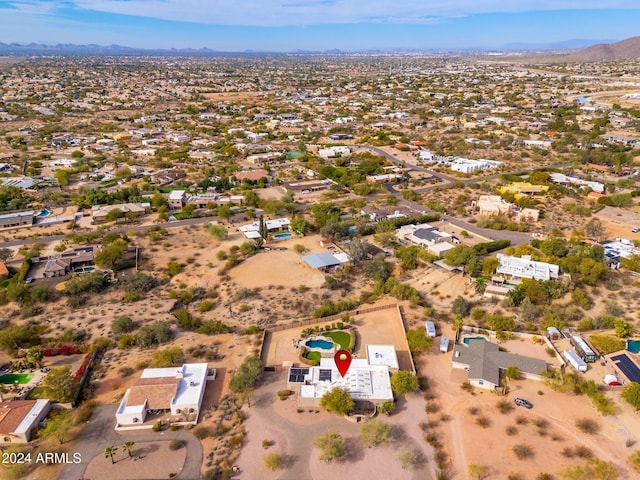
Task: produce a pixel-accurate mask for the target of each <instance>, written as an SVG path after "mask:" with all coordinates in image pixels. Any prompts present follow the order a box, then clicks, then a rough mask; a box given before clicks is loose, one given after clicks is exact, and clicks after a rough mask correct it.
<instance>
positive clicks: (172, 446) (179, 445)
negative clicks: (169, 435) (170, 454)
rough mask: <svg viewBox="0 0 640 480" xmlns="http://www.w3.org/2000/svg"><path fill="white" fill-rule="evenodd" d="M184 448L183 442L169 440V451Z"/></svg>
mask: <svg viewBox="0 0 640 480" xmlns="http://www.w3.org/2000/svg"><path fill="white" fill-rule="evenodd" d="M182 447H184V440H171V442H169V450H180V449H181V448H182Z"/></svg>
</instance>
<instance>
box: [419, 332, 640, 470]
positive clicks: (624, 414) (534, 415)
mask: <svg viewBox="0 0 640 480" xmlns="http://www.w3.org/2000/svg"><path fill="white" fill-rule="evenodd" d="M441 327H442V330H443V335H447V336H449V337H450V338H451V337H452V336H453V332H452V331H451V329H450V327H449V326H448V325H444V326H443V325H441ZM436 343H437V342H436ZM503 346H505V347H506V348H508V349H510V351H513V352H514V353H521V354H531V353H532V351H531V350H532V349H542V348H543V347H539V346H535V345H534V344H533V343H529V342H527V341H524V342H520V341H519V340H516V341H511V342H507V343H506V344H504V345H503ZM436 348H437V345H436V346H435V347H434V348H433V353H429V354H428V355H426V356H424V357H423V359H422V361H421V362H420V365H421V366H420V369H419V370H420V372H421V373H422V374H423V375H425V376H427V377H428V379H429V384H430V387H431V391H432V392H434V394H435V397H436V398H435V400H434V402H436V403H437V404H438V405H439V407H440V411H441V413H442V414H447V415H450V416H451V418H452V420H451V421H450V422H449V423H446V424H441V425H440V426H439V427H437V429H438V430H439V431H440V432H441V433H442V434H443V438H444V439H445V445H446V448H447V451H448V453H449V454H450V456H451V459H452V464H451V472H452V474H453V476H452V478H456V479H458V478H459V479H463V478H467V472H468V466H469V465H470V464H477V465H482V466H485V467H487V468H488V472H489V476H488V477H487V478H506V476H507V475H508V474H511V473H519V474H521V475H523V477H524V478H527V479H534V478H535V477H536V476H537V475H538V474H540V473H551V474H553V475H554V476H555V475H558V472H560V471H562V470H563V469H565V468H567V467H568V466H572V465H577V464H582V463H584V462H583V461H580V460H579V459H577V458H575V457H574V458H566V457H565V456H563V455H562V454H561V451H562V450H563V449H564V448H567V447H569V448H575V447H577V446H580V445H584V446H586V447H587V448H589V449H591V451H592V452H593V453H594V455H595V456H597V457H598V458H600V459H602V460H605V461H607V462H610V463H613V464H615V465H616V466H617V467H618V468H619V470H620V474H621V475H620V478H638V476H637V475H636V476H634V474H632V473H631V471H630V469H629V465H628V464H626V463H625V461H626V458H627V457H628V456H629V455H630V454H631V453H633V450H632V449H629V448H628V447H626V445H625V442H626V441H627V439H630V438H631V439H634V440H637V439H639V438H640V425H638V422H637V417H636V416H635V415H634V414H633V412H631V409H630V408H629V407H628V406H627V405H625V404H624V403H623V402H622V401H621V400H620V398H619V392H612V393H611V394H608V396H611V398H613V399H614V401H615V402H616V404H617V405H618V406H619V407H620V413H619V414H618V415H614V416H608V417H602V416H600V415H599V414H597V412H596V410H595V408H594V407H593V406H592V405H591V401H590V400H589V399H588V398H587V397H586V396H575V395H567V394H561V393H557V392H554V391H553V390H551V389H550V388H548V387H547V386H546V385H544V384H543V383H542V382H536V381H532V380H520V381H511V382H510V383H509V393H508V394H507V396H506V397H505V398H506V399H507V400H508V401H509V402H512V401H513V399H514V398H515V397H522V398H526V399H528V400H529V401H531V402H532V403H533V405H534V407H533V409H531V410H526V409H524V408H514V410H512V411H511V412H509V413H507V414H501V413H500V412H499V410H498V409H497V407H496V404H497V403H498V401H499V400H500V399H501V398H500V397H498V396H496V395H495V394H493V393H490V392H488V391H483V390H481V389H477V388H476V389H475V391H474V394H473V395H472V394H470V393H466V392H463V391H462V390H461V389H460V385H461V384H462V383H463V382H464V381H465V380H466V379H467V374H466V372H464V371H462V370H453V369H452V368H451V353H449V354H446V355H441V354H439V353H436V350H435V349H436ZM542 355H543V356H542V357H541V358H546V360H547V361H550V360H552V359H551V357H548V356H547V355H546V353H542ZM537 356H540V352H539V353H538V355H537ZM600 373H601V372H599V371H598V370H594V373H593V375H594V376H595V377H598V376H599V375H600ZM597 382H598V383H601V378H599V379H598V380H597ZM471 407H473V408H476V409H478V413H476V414H473V413H472V412H470V411H469V409H470V408H471ZM481 415H482V416H485V417H487V418H489V421H490V425H489V426H488V427H487V428H482V427H480V426H479V425H477V424H476V418H477V417H478V416H481ZM518 417H524V418H526V421H527V424H526V425H524V424H522V425H520V424H517V422H516V419H517V418H518ZM581 418H591V419H594V420H596V421H597V422H598V424H599V425H600V427H601V430H600V432H599V433H597V434H595V435H585V434H583V433H581V432H579V430H578V429H577V428H576V427H575V422H576V420H578V419H581ZM540 421H546V422H547V425H546V426H543V427H542V428H540V427H538V426H536V425H535V423H534V422H540ZM508 426H513V427H515V428H516V433H515V434H513V435H508V434H507V433H506V428H507V427H508ZM519 444H525V445H529V446H530V447H531V448H532V449H533V450H534V456H533V457H532V458H531V459H529V460H518V459H517V458H516V456H515V455H514V454H513V452H512V448H513V446H514V445H519Z"/></svg>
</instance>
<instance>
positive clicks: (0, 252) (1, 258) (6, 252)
mask: <svg viewBox="0 0 640 480" xmlns="http://www.w3.org/2000/svg"><path fill="white" fill-rule="evenodd" d="M11 257H13V250H11V249H10V248H0V262H6V261H7V260H9V259H10V258H11Z"/></svg>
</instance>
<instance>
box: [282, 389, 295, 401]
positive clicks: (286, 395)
mask: <svg viewBox="0 0 640 480" xmlns="http://www.w3.org/2000/svg"><path fill="white" fill-rule="evenodd" d="M292 394H293V391H292V390H288V389H287V390H279V391H278V398H280V400H286V399H287V398H289V396H290V395H292Z"/></svg>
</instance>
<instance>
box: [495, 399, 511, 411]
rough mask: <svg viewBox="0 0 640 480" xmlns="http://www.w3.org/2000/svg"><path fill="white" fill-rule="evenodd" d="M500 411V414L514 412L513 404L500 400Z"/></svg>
mask: <svg viewBox="0 0 640 480" xmlns="http://www.w3.org/2000/svg"><path fill="white" fill-rule="evenodd" d="M497 407H498V410H500V413H503V414H504V413H509V412H510V411H511V410H513V408H514V407H513V404H512V403H511V402H510V401H508V400H500V401H499V402H498V404H497Z"/></svg>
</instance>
